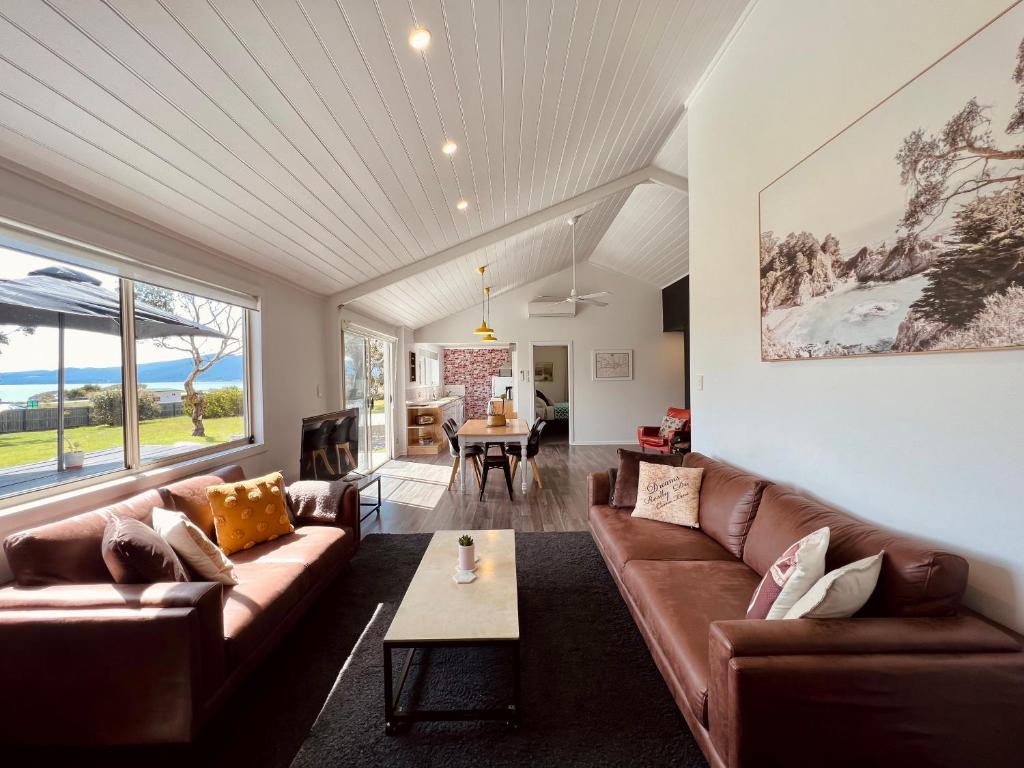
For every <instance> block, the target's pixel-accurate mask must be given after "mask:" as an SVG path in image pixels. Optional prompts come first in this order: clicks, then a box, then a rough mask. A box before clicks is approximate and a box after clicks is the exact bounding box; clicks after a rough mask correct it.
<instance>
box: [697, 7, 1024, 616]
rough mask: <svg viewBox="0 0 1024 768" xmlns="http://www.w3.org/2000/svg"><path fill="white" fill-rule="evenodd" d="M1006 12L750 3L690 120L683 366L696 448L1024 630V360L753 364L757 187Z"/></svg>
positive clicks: (974, 357)
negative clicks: (952, 581)
mask: <svg viewBox="0 0 1024 768" xmlns="http://www.w3.org/2000/svg"><path fill="white" fill-rule="evenodd" d="M1007 5H1008V2H1007V0H973V2H970V3H965V2H962V0H903V1H902V2H899V3H893V2H891V1H890V0H863V1H862V2H856V3H854V2H849V0H829V1H825V0H760V1H759V2H758V3H757V5H756V6H755V7H754V9H753V11H752V12H751V13H750V15H749V17H748V18H747V20H746V23H745V24H744V25H743V27H742V28H741V29H740V31H739V33H738V34H737V36H736V37H735V39H734V40H733V42H732V44H731V46H730V47H729V48H728V49H727V50H726V52H725V54H724V56H723V57H722V59H721V60H720V61H719V63H718V65H717V67H716V69H715V70H714V71H713V73H712V74H711V76H710V77H709V78H708V80H707V81H706V83H705V85H704V87H703V88H702V89H701V91H700V92H699V93H698V94H697V96H696V98H695V99H694V100H693V103H692V104H691V108H690V112H689V126H690V150H689V166H690V177H689V180H690V263H691V282H690V301H691V310H690V317H691V322H692V342H693V346H692V363H691V367H692V371H693V374H694V375H695V376H700V375H703V377H704V390H703V391H698V389H697V388H696V386H694V388H693V393H692V394H693V403H694V404H693V407H694V447H695V448H696V449H697V450H700V451H703V452H705V453H709V454H711V455H714V456H720V457H722V458H724V459H726V460H728V461H731V462H734V463H736V464H739V465H741V466H744V467H746V468H748V469H750V470H753V471H755V472H759V473H762V474H764V475H767V476H769V477H771V478H774V479H776V480H779V481H783V482H789V483H792V484H795V485H796V486H798V487H800V488H803V489H805V490H807V491H808V492H810V493H811V494H814V495H816V496H819V497H820V498H822V499H824V500H826V501H828V502H831V503H833V504H835V505H837V506H840V507H842V508H845V509H847V510H849V511H850V512H852V513H854V514H856V515H858V516H860V517H863V518H866V519H869V520H873V521H877V522H880V523H883V524H885V525H887V526H891V527H893V528H896V529H900V530H904V531H909V532H913V533H916V534H919V535H922V536H924V537H927V538H929V539H932V540H934V541H936V542H940V543H942V544H943V545H944V546H946V547H948V548H949V549H951V550H953V551H957V552H960V553H962V554H964V555H966V556H967V557H968V558H969V559H970V561H971V578H970V587H969V591H968V603H969V604H972V605H974V606H976V607H978V608H979V609H981V610H983V611H985V612H986V613H988V614H989V615H991V616H992V617H993V618H996V619H999V620H1001V621H1004V622H1007V623H1009V624H1011V625H1012V626H1014V627H1015V628H1017V629H1019V630H1024V563H1022V560H1021V557H1020V545H1021V542H1022V541H1024V516H1022V515H1021V509H1022V507H1021V496H1020V477H1021V467H1022V466H1024V439H1022V438H1021V435H1022V434H1024V408H1021V405H1020V403H1021V396H1022V395H1024V351H1004V352H987V353H960V354H934V355H915V356H908V357H895V356H889V357H871V358H861V359H848V360H815V361H800V362H777V363H762V362H760V352H759V310H758V300H757V296H758V220H757V214H758V209H757V195H758V190H759V189H761V188H762V187H764V186H765V185H766V184H767V183H769V182H770V181H771V180H772V179H774V178H775V177H776V176H778V175H779V174H781V173H782V172H784V171H785V170H786V169H787V168H789V167H790V166H791V165H793V164H794V163H795V162H797V161H798V160H799V159H800V158H802V157H803V156H804V155H806V154H807V153H809V152H810V151H812V150H813V149H814V148H815V147H817V146H819V145H820V144H821V143H823V142H824V141H825V140H827V139H828V138H829V137H831V136H832V135H833V134H835V133H836V132H838V131H839V130H841V129H843V128H844V127H845V126H846V125H848V124H849V123H850V122H852V121H853V120H855V119H856V118H857V117H858V116H859V115H861V114H862V113H864V112H865V111H867V110H868V109H869V108H871V107H872V106H874V105H875V104H876V103H877V102H878V101H879V100H881V99H882V98H883V97H885V96H887V95H888V94H889V93H891V92H892V91H893V90H895V89H896V88H898V87H899V86H900V85H901V84H903V83H904V82H906V81H907V80H909V79H910V78H912V77H913V76H914V75H915V74H917V73H918V72H920V71H921V70H922V69H924V68H925V67H927V66H928V65H929V64H931V63H932V62H934V61H935V60H937V59H938V58H939V57H940V56H942V55H943V54H944V53H946V52H947V51H948V50H950V49H951V48H952V47H953V46H955V45H957V44H958V43H959V42H960V41H962V40H963V39H964V38H966V37H968V36H969V35H970V34H971V33H973V32H974V31H975V30H977V29H978V28H979V27H981V26H982V25H983V24H984V23H986V22H987V21H988V20H989V19H991V18H992V17H994V16H995V15H996V14H997V13H999V12H1000V11H1001V10H1003V9H1004V8H1005V7H1006V6H1007ZM1007 76H1009V73H1007ZM836 183H837V184H841V183H842V180H841V179H839V180H837V182H836ZM822 193H823V194H827V193H828V190H823V191H822Z"/></svg>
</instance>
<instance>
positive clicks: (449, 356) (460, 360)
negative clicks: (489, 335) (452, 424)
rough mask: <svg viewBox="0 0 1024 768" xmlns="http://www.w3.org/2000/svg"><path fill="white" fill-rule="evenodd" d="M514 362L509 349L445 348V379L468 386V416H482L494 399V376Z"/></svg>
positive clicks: (448, 382) (443, 377)
mask: <svg viewBox="0 0 1024 768" xmlns="http://www.w3.org/2000/svg"><path fill="white" fill-rule="evenodd" d="M510 362H511V359H510V355H509V351H508V350H507V349H446V350H445V351H444V363H443V365H444V370H443V373H442V381H444V383H445V384H462V385H464V386H465V387H466V418H467V419H482V418H484V417H485V416H486V415H487V401H488V400H490V399H491V376H497V375H498V371H499V370H500V369H501V367H502V366H507V365H509V364H510Z"/></svg>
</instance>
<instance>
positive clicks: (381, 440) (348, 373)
mask: <svg viewBox="0 0 1024 768" xmlns="http://www.w3.org/2000/svg"><path fill="white" fill-rule="evenodd" d="M344 340H345V363H344V366H345V370H344V378H345V407H346V408H355V409H356V410H357V411H358V413H359V426H358V429H359V455H358V457H357V459H356V460H357V461H358V462H359V468H360V469H362V470H367V471H373V470H375V469H377V467H379V466H380V465H381V464H383V463H384V462H386V461H388V460H389V459H390V458H391V457H392V455H393V449H392V437H391V436H392V433H393V430H392V428H391V424H392V422H391V417H392V409H391V407H390V406H391V401H392V395H391V382H392V380H393V376H392V374H391V371H392V365H393V361H394V343H393V342H391V341H389V340H387V339H384V338H381V337H379V336H375V335H372V334H368V333H361V332H359V331H355V330H352V329H346V330H345V333H344Z"/></svg>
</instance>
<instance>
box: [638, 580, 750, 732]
mask: <svg viewBox="0 0 1024 768" xmlns="http://www.w3.org/2000/svg"><path fill="white" fill-rule="evenodd" d="M622 581H623V584H624V585H625V587H626V589H627V590H628V591H629V594H630V597H631V598H632V599H633V603H634V605H635V607H636V610H637V612H638V614H639V617H640V620H641V621H642V622H643V627H642V628H643V629H644V630H645V635H646V637H647V643H648V645H649V646H650V647H651V650H652V651H653V652H654V655H655V658H656V659H658V658H659V657H660V661H659V663H660V664H662V665H663V666H665V665H667V666H668V671H669V672H670V674H671V677H672V678H674V679H672V680H669V681H668V682H669V685H670V687H673V688H676V689H677V690H674V691H673V693H675V694H677V696H676V699H677V700H679V698H680V696H679V695H678V694H681V698H682V700H683V702H685V705H686V706H687V708H688V709H689V710H690V714H691V715H692V716H693V717H694V718H695V719H696V720H697V721H698V722H700V723H702V724H703V725H704V727H705V728H706V727H708V677H709V674H708V673H709V662H708V658H709V656H708V647H709V645H708V642H709V634H710V632H711V624H712V622H715V621H724V620H729V619H742V618H743V617H744V615H745V614H746V611H747V605H748V604H749V603H750V597H751V595H753V593H754V589H756V588H757V583H758V581H759V579H758V576H757V574H756V573H754V571H752V570H751V569H750V568H748V567H747V566H746V565H744V564H743V563H740V562H731V563H726V562H695V561H691V562H681V561H667V560H660V561H649V560H633V561H632V562H630V563H627V564H626V567H625V569H624V570H623V575H622ZM662 671H663V672H665V671H666V670H664V669H663V670H662Z"/></svg>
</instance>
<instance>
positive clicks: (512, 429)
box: [456, 419, 530, 493]
mask: <svg viewBox="0 0 1024 768" xmlns="http://www.w3.org/2000/svg"><path fill="white" fill-rule="evenodd" d="M456 434H457V435H458V436H459V490H460V491H461V492H462V493H465V492H466V448H467V447H468V446H470V445H483V447H484V450H485V451H486V450H487V443H503V444H504V445H508V444H510V443H519V445H521V446H522V451H523V453H522V455H523V456H526V443H527V441H528V440H529V439H530V425H529V424H527V423H526V421H525V420H523V419H508V420H507V421H506V422H505V424H504V425H503V426H500V427H490V426H488V425H487V419H468V420H467V421H466V422H465V423H463V425H462V426H461V427H459V431H458V432H457V433H456ZM520 466H522V468H523V485H522V488H523V493H526V489H527V488H529V487H530V478H529V472H530V465H529V462H527V461H523V462H521V464H520Z"/></svg>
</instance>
